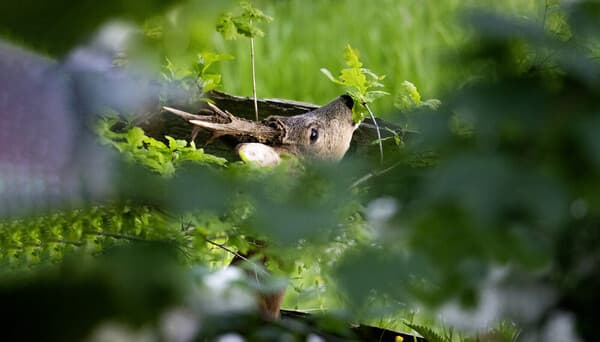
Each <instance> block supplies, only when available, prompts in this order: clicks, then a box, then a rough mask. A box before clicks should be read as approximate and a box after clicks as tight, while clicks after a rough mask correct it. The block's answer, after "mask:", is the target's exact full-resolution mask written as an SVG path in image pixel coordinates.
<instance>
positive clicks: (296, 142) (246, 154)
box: [164, 95, 357, 165]
mask: <svg viewBox="0 0 600 342" xmlns="http://www.w3.org/2000/svg"><path fill="white" fill-rule="evenodd" d="M353 105H354V101H353V100H352V98H351V97H350V96H349V95H342V96H340V97H338V98H336V99H335V100H333V101H331V102H330V103H328V104H326V105H324V106H322V107H320V108H317V109H315V110H313V111H310V112H307V113H304V114H300V115H295V116H277V115H275V116H270V117H268V118H266V119H265V120H263V121H261V122H255V121H250V120H246V119H242V118H239V117H236V116H235V115H233V114H231V113H229V112H227V111H223V110H221V109H219V108H218V107H216V106H214V105H212V104H209V107H210V108H211V109H212V111H213V112H214V115H208V116H204V115H194V114H189V113H186V112H183V111H180V110H177V109H173V108H169V107H164V109H165V110H167V111H169V112H172V113H174V114H177V115H179V116H181V117H182V118H184V119H186V120H187V121H188V122H190V123H192V124H194V125H196V126H200V127H202V128H205V129H207V130H210V131H212V134H213V136H212V138H211V139H214V138H217V137H220V136H223V135H231V136H236V137H238V138H239V139H240V141H244V143H241V144H239V145H238V146H237V151H238V154H239V155H240V156H241V157H242V159H244V160H246V161H253V162H256V163H258V164H259V165H276V164H278V163H279V161H280V158H279V155H280V154H284V153H285V154H291V155H295V156H297V157H299V158H301V159H312V160H330V161H338V160H340V159H342V157H343V156H344V154H345V153H346V151H347V150H348V148H349V147H350V141H351V140H352V134H353V132H354V130H355V129H356V128H357V125H356V124H355V123H354V121H353V120H352V106H353Z"/></svg>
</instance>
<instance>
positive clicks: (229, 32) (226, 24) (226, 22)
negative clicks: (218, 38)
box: [217, 13, 239, 40]
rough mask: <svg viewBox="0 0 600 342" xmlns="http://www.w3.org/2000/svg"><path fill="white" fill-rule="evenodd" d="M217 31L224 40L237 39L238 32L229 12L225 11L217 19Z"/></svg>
mask: <svg viewBox="0 0 600 342" xmlns="http://www.w3.org/2000/svg"><path fill="white" fill-rule="evenodd" d="M217 32H219V33H221V34H222V35H223V38H225V39H226V40H234V39H237V37H238V36H239V34H238V30H237V27H236V25H235V24H234V23H233V15H232V14H231V13H225V14H223V15H222V16H220V17H219V19H217Z"/></svg>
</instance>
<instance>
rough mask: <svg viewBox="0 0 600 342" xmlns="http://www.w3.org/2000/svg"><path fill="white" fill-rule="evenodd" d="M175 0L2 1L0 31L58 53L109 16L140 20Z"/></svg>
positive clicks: (44, 49)
mask: <svg viewBox="0 0 600 342" xmlns="http://www.w3.org/2000/svg"><path fill="white" fill-rule="evenodd" d="M175 3H176V2H173V1H164V0H150V1H140V0H127V1H123V0H108V1H103V2H102V3H98V2H96V1H90V0H82V1H78V2H77V3H73V2H71V1H66V0H53V1H42V2H40V1H35V0H25V1H22V2H18V3H17V2H14V1H2V2H1V3H0V34H2V35H3V36H4V37H5V38H8V39H14V40H16V41H18V42H24V43H25V44H27V45H29V46H31V47H33V48H34V49H37V50H39V51H44V52H48V53H50V54H52V55H55V56H61V55H64V54H65V53H66V52H68V51H69V50H70V49H72V48H74V47H75V45H77V44H81V43H83V42H84V41H85V40H86V39H89V38H90V36H91V35H92V34H93V33H94V32H95V30H96V29H97V28H98V27H99V26H100V25H101V24H103V23H105V22H107V21H109V20H114V19H125V20H134V21H141V20H143V19H145V18H147V17H149V16H151V15H153V14H156V13H160V12H162V11H164V10H165V9H167V8H168V7H169V6H173V5H174V4H175Z"/></svg>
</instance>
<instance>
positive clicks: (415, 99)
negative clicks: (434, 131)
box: [394, 81, 442, 112]
mask: <svg viewBox="0 0 600 342" xmlns="http://www.w3.org/2000/svg"><path fill="white" fill-rule="evenodd" d="M441 104H442V103H441V101H440V100H437V99H429V100H426V101H422V100H421V94H420V93H419V90H418V89H417V87H415V85H414V84H412V83H411V82H409V81H403V82H402V87H401V88H400V92H399V93H398V95H396V99H395V100H394V106H395V107H396V108H398V109H400V110H401V111H402V112H409V111H412V110H415V109H418V108H428V109H438V108H439V107H440V106H441Z"/></svg>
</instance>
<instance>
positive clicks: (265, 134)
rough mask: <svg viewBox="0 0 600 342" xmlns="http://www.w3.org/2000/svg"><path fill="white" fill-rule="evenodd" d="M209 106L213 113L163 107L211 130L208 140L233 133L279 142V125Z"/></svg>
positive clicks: (280, 137) (261, 140) (281, 134)
mask: <svg viewBox="0 0 600 342" xmlns="http://www.w3.org/2000/svg"><path fill="white" fill-rule="evenodd" d="M208 106H209V108H210V109H211V110H212V112H213V113H214V114H215V115H196V114H190V113H187V112H184V111H182V110H179V109H175V108H170V107H163V109H164V110H166V111H169V112H171V113H173V114H175V115H177V116H179V117H181V118H183V119H184V120H186V121H188V122H189V123H191V124H193V125H196V126H199V127H202V128H205V129H207V130H209V131H212V134H213V135H212V137H211V139H210V140H213V139H216V138H218V137H220V136H223V135H233V136H240V137H251V138H253V139H255V140H256V141H258V142H260V143H267V144H275V143H278V142H279V143H280V141H281V139H282V136H283V134H284V132H283V130H281V129H280V128H279V127H277V128H275V127H272V126H269V125H267V124H266V123H263V122H255V121H250V120H246V119H242V118H238V117H237V116H235V115H233V114H231V113H229V112H228V111H224V110H221V109H220V108H219V107H217V106H215V105H213V104H211V103H209V104H208Z"/></svg>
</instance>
